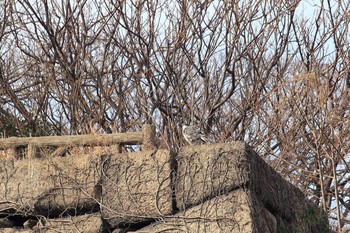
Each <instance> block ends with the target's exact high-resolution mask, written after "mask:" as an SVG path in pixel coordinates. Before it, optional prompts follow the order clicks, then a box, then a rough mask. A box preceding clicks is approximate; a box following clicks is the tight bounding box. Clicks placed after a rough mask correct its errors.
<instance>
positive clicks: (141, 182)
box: [101, 150, 173, 227]
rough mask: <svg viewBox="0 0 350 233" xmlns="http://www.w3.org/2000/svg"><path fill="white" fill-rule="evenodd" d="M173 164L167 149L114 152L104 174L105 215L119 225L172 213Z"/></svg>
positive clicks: (103, 205) (103, 209)
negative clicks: (117, 153)
mask: <svg viewBox="0 0 350 233" xmlns="http://www.w3.org/2000/svg"><path fill="white" fill-rule="evenodd" d="M171 166H172V154H171V153H170V152H169V151H168V150H158V151H147V152H142V153H141V152H140V153H128V154H120V155H113V156H111V157H110V160H109V161H108V165H107V167H108V168H107V169H106V173H105V174H103V176H102V199H101V203H102V204H101V212H102V215H103V217H104V219H106V221H107V222H108V223H109V224H110V225H111V226H112V227H116V226H118V225H119V224H125V223H134V222H138V221H142V220H145V221H147V220H150V219H155V218H159V217H162V216H164V215H169V214H171V213H172V212H173V206H172V205H173V203H172V196H173V190H172V182H171V173H172V168H171Z"/></svg>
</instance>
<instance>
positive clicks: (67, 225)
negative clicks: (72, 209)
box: [34, 214, 106, 233]
mask: <svg viewBox="0 0 350 233" xmlns="http://www.w3.org/2000/svg"><path fill="white" fill-rule="evenodd" d="M34 229H35V230H37V231H38V232H45V233H56V232H72V233H73V232H74V233H80V232H84V233H99V232H105V230H106V228H105V224H104V222H103V220H102V218H101V216H100V215H99V214H86V215H81V216H71V217H64V218H57V219H47V220H46V221H45V222H44V223H43V224H38V226H36V227H34Z"/></svg>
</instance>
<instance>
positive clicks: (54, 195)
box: [0, 155, 101, 216]
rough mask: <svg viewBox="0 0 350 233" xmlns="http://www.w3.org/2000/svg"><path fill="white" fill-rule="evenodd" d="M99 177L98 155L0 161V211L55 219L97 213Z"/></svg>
mask: <svg viewBox="0 0 350 233" xmlns="http://www.w3.org/2000/svg"><path fill="white" fill-rule="evenodd" d="M100 174H101V157H100V156H88V155H84V156H72V157H54V158H45V159H40V160H39V159H25V160H8V161H1V163H0V210H1V211H0V212H1V213H16V214H23V215H44V216H58V215H59V214H61V213H63V212H65V213H69V212H73V213H75V214H76V213H80V212H84V213H85V212H89V211H93V210H96V209H97V210H98V208H99V203H98V200H96V198H98V197H96V196H95V191H96V185H97V184H98V183H99V181H100V177H101V175H100Z"/></svg>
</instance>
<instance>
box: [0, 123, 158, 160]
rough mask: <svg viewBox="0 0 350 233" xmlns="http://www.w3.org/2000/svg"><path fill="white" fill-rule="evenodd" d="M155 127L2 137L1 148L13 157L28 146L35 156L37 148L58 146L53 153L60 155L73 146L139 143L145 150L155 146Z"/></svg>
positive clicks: (29, 151) (30, 156)
mask: <svg viewBox="0 0 350 233" xmlns="http://www.w3.org/2000/svg"><path fill="white" fill-rule="evenodd" d="M154 142H155V141H154V129H153V127H152V126H151V125H148V124H146V125H143V127H142V132H128V133H118V134H87V135H67V136H45V137H10V138H1V139H0V149H2V150H5V151H6V154H7V155H8V156H11V157H15V156H16V148H18V147H23V146H24V147H27V157H28V158H33V157H35V154H36V151H37V148H40V147H56V148H57V149H56V150H55V151H54V152H53V153H52V154H51V155H60V154H62V153H63V152H64V151H66V150H67V148H68V147H71V146H110V145H139V144H142V148H143V149H144V150H150V149H154V148H155V143H154Z"/></svg>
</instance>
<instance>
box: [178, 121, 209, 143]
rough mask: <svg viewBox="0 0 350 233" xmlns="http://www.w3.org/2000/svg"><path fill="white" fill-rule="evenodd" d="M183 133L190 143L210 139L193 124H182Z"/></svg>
mask: <svg viewBox="0 0 350 233" xmlns="http://www.w3.org/2000/svg"><path fill="white" fill-rule="evenodd" d="M182 135H183V136H184V138H185V140H186V141H187V142H188V143H189V144H190V145H193V143H196V142H200V143H203V142H206V141H207V140H208V139H207V137H206V136H205V134H204V133H202V132H201V130H200V129H199V128H197V127H195V126H191V125H182Z"/></svg>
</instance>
